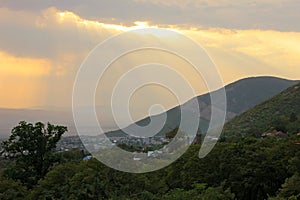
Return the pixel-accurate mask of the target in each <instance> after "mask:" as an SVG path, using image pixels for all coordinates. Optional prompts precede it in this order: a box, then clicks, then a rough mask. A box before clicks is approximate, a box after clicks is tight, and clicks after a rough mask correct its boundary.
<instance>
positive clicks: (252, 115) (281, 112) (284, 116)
mask: <svg viewBox="0 0 300 200" xmlns="http://www.w3.org/2000/svg"><path fill="white" fill-rule="evenodd" d="M293 115H294V116H293ZM297 116H298V117H299V116H300V83H298V84H296V85H293V86H291V87H289V88H288V89H286V90H284V91H282V92H281V93H279V94H277V95H275V96H274V97H272V98H270V99H268V100H266V101H264V102H262V103H261V104H259V105H257V106H255V107H254V108H252V109H250V110H248V111H247V112H245V113H243V114H241V115H239V116H237V117H235V118H233V119H232V120H230V121H229V122H228V123H227V124H226V125H225V127H224V130H223V136H225V137H226V136H237V135H249V134H251V135H260V134H262V133H263V132H264V131H267V130H268V129H278V128H279V129H282V128H283V127H280V126H281V124H282V125H283V126H287V127H286V128H284V129H290V130H293V129H294V130H298V131H299V132H300V126H299V127H293V126H294V125H295V124H293V123H290V122H289V121H290V118H296V117H297ZM299 121H300V120H299ZM297 123H298V124H299V122H297ZM289 124H290V125H289ZM298 124H297V126H298ZM276 127H277V128H276ZM295 128H296V129H295ZM269 131H270V130H269ZM286 131H287V130H286Z"/></svg>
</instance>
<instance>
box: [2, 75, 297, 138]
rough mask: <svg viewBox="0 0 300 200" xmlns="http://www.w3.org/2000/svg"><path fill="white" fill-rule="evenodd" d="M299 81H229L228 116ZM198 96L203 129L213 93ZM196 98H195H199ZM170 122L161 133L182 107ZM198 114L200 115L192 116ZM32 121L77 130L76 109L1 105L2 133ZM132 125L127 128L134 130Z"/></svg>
mask: <svg viewBox="0 0 300 200" xmlns="http://www.w3.org/2000/svg"><path fill="white" fill-rule="evenodd" d="M296 82H297V81H290V80H285V79H280V78H275V77H254V78H246V79H242V80H239V81H237V82H234V83H232V84H229V85H228V86H226V87H225V89H226V92H227V107H228V112H227V117H226V120H229V119H232V118H233V117H235V116H236V115H239V114H241V113H243V112H245V111H247V110H248V109H250V108H252V107H254V106H255V105H257V104H259V103H261V102H263V101H265V100H267V99H269V98H270V97H272V96H274V95H276V94H278V93H279V92H281V91H283V90H285V89H286V88H288V87H290V86H291V85H294V84H296ZM195 99H197V100H198V102H199V105H200V111H201V119H200V126H201V129H202V131H205V129H206V127H207V124H208V122H209V120H210V112H211V109H210V95H209V94H205V95H201V96H198V97H195ZM195 99H194V100H195ZM191 102H192V101H189V102H187V103H185V104H184V106H183V109H185V110H188V111H191V112H192V111H193V110H194V108H195V107H194V106H195V105H193V104H192V103H191ZM165 114H166V116H167V122H166V124H165V126H164V127H163V129H162V130H161V131H160V132H159V134H160V135H164V134H165V133H167V132H169V131H171V130H173V129H175V128H177V127H178V125H179V123H180V117H181V112H180V107H179V106H177V107H175V108H172V109H170V110H168V111H167V112H166V113H165ZM160 117H161V115H157V116H152V119H153V120H155V119H157V120H159V119H160ZM191 117H197V116H191ZM22 120H25V121H28V122H38V121H42V122H48V121H49V122H51V123H53V124H62V125H66V126H68V129H69V133H70V134H75V133H76V130H75V126H74V122H73V116H72V112H71V111H70V110H39V109H0V137H7V136H8V135H9V134H10V131H11V129H12V128H13V127H14V126H16V125H17V124H18V123H19V122H20V121H22ZM149 122H150V117H147V118H145V119H142V120H140V121H138V122H137V124H138V125H141V126H145V125H147V124H148V123H149ZM131 127H132V125H131V126H128V127H127V128H126V129H127V130H130V129H131ZM107 135H108V136H110V137H113V136H124V132H123V131H122V130H116V131H111V132H108V133H107Z"/></svg>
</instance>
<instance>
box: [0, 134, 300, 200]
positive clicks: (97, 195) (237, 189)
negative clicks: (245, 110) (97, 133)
mask: <svg viewBox="0 0 300 200" xmlns="http://www.w3.org/2000/svg"><path fill="white" fill-rule="evenodd" d="M298 142H300V136H297V135H291V136H289V137H288V138H280V137H266V138H254V137H244V138H242V139H239V141H235V142H234V141H224V142H220V143H218V144H217V145H216V147H215V148H214V149H213V151H212V152H211V153H210V154H209V155H208V156H207V157H205V158H203V159H199V158H198V151H199V148H200V145H192V146H191V147H190V148H189V150H188V151H187V152H186V153H185V154H184V156H183V157H181V158H180V159H178V160H177V161H176V162H175V163H173V164H172V165H170V166H169V167H167V168H164V169H162V170H159V171H156V172H152V173H146V174H130V173H124V172H119V171H116V170H113V169H111V168H108V167H106V166H105V165H103V164H102V163H100V162H99V161H97V160H96V159H93V158H92V159H90V160H88V161H83V160H82V154H81V151H80V150H79V149H74V150H72V151H69V152H63V153H53V156H55V157H56V159H54V160H52V163H53V165H52V166H51V167H50V168H48V170H47V173H45V174H44V175H42V176H39V174H37V173H34V172H35V170H32V173H31V174H29V175H28V174H27V171H25V170H22V169H24V168H22V169H20V167H22V165H24V164H25V165H26V164H27V163H26V162H25V163H24V162H22V163H18V159H12V160H11V159H10V160H7V159H2V160H1V181H0V199H149V200H150V199H166V200H167V199H170V200H171V199H249V200H250V199H299V198H300V195H299V194H300V184H299V183H300V176H299V174H300V168H299V166H300V151H299V150H300V145H299V143H298ZM31 164H33V165H34V163H31ZM28 165H30V162H29V164H28ZM23 167H24V166H23ZM27 167H28V166H27ZM28 169H32V168H31V167H29V168H27V170H28ZM16 172H19V173H16ZM29 177H30V178H29ZM33 180H36V181H33Z"/></svg>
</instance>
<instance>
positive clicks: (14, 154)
mask: <svg viewBox="0 0 300 200" xmlns="http://www.w3.org/2000/svg"><path fill="white" fill-rule="evenodd" d="M66 131H67V127H64V126H55V125H52V124H50V123H48V124H47V126H45V125H44V124H43V123H41V122H38V123H36V124H35V125H33V124H31V123H27V122H24V121H22V122H20V123H19V125H18V126H16V127H15V128H13V129H12V132H11V133H12V134H11V135H10V137H9V139H8V140H6V141H4V142H2V144H1V146H2V149H3V152H2V155H5V156H6V157H8V158H10V159H13V160H16V163H15V166H14V167H13V168H10V169H8V170H7V174H8V176H10V178H13V179H19V180H21V181H22V182H24V183H26V184H27V185H29V186H32V185H33V184H36V183H37V181H38V180H39V179H41V178H42V177H44V176H45V175H46V173H47V172H48V171H49V169H50V167H51V166H52V165H53V164H54V163H55V162H56V161H57V158H58V157H57V156H56V154H54V150H55V148H56V144H57V142H58V141H59V140H60V138H61V136H62V135H63V134H64V133H65V132H66Z"/></svg>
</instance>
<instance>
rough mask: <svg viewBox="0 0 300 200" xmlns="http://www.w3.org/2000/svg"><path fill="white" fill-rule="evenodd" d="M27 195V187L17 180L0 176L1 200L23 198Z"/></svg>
mask: <svg viewBox="0 0 300 200" xmlns="http://www.w3.org/2000/svg"><path fill="white" fill-rule="evenodd" d="M26 195H27V188H26V187H25V186H23V185H22V184H21V183H20V182H19V181H14V180H11V179H5V178H0V199H1V200H23V199H24V198H25V197H26Z"/></svg>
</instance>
